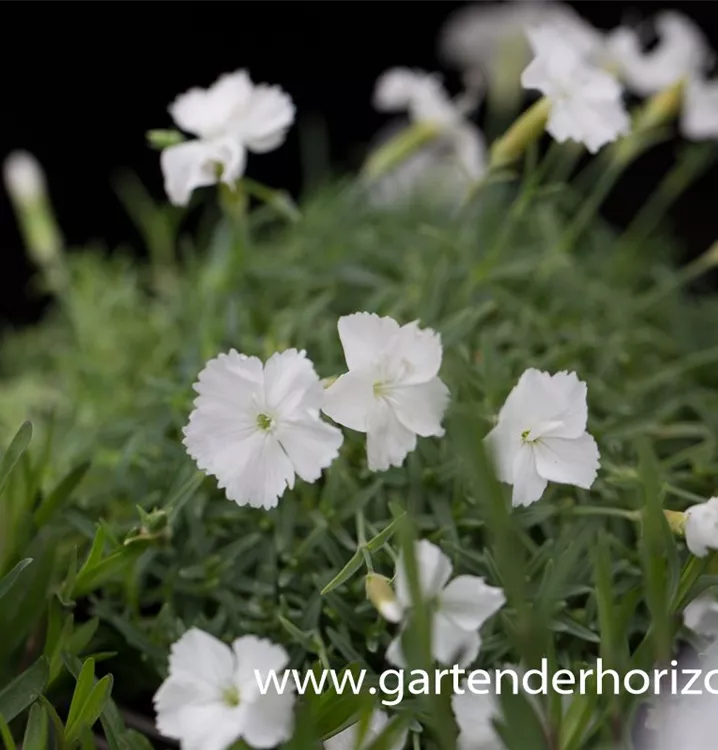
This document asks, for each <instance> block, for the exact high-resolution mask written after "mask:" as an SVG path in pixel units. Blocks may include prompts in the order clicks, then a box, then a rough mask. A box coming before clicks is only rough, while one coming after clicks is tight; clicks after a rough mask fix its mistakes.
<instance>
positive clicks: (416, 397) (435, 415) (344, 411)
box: [322, 312, 449, 471]
mask: <svg viewBox="0 0 718 750" xmlns="http://www.w3.org/2000/svg"><path fill="white" fill-rule="evenodd" d="M337 327H338V329H339V338H340V339H341V342H342V347H343V349H344V357H345V359H346V363H347V367H348V368H349V372H347V373H345V374H344V375H342V376H341V377H339V378H338V379H337V380H336V381H335V382H334V383H333V384H332V385H331V386H330V387H329V388H328V389H327V391H326V395H325V400H324V405H323V407H322V410H323V411H324V413H325V414H327V415H329V416H330V417H331V418H332V419H333V420H334V421H335V422H338V423H339V424H341V425H344V426H345V427H349V428H350V429H352V430H357V431H359V432H366V434H367V459H368V464H369V468H370V469H371V470H372V471H386V470H387V469H388V468H389V467H390V466H401V465H402V463H403V462H404V459H405V458H406V456H407V454H408V453H409V452H410V451H412V450H414V448H415V447H416V436H417V435H420V436H421V437H429V436H432V435H433V436H437V437H441V436H442V435H443V434H444V429H443V428H442V426H441V420H442V418H443V416H444V411H445V410H446V407H447V405H448V402H449V391H448V389H447V387H446V386H445V385H444V383H442V381H441V380H440V379H439V377H438V373H439V368H440V366H441V355H442V349H441V337H440V336H439V334H438V333H436V332H435V331H432V330H431V329H430V328H426V329H424V330H421V329H420V328H419V324H418V322H416V321H414V322H413V323H407V324H406V325H404V326H400V325H399V324H398V323H397V322H396V321H395V320H393V319H392V318H388V317H382V318H380V317H379V316H378V315H376V314H374V313H367V312H360V313H354V314H353V315H347V316H344V317H342V318H340V319H339V323H338V326H337Z"/></svg>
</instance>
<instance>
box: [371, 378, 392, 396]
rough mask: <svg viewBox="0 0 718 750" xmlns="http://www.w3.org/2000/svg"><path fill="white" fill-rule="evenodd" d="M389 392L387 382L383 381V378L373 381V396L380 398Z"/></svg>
mask: <svg viewBox="0 0 718 750" xmlns="http://www.w3.org/2000/svg"><path fill="white" fill-rule="evenodd" d="M388 393H389V384H388V383H385V382H384V381H383V380H377V381H376V382H375V383H374V396H375V397H376V398H381V397H382V396H386V395H387V394H388Z"/></svg>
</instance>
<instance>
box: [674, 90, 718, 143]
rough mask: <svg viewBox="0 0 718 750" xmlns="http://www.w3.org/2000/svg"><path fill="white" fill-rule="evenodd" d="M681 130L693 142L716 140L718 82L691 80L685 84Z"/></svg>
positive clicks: (717, 135)
mask: <svg viewBox="0 0 718 750" xmlns="http://www.w3.org/2000/svg"><path fill="white" fill-rule="evenodd" d="M681 130H682V131H683V134H684V135H685V136H686V138H690V139H691V140H694V141H700V140H706V139H713V138H718V81H704V80H701V79H699V78H693V79H691V80H690V81H689V82H688V83H687V84H686V88H685V95H684V97H683V111H682V116H681Z"/></svg>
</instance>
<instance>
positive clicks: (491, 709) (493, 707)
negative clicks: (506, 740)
mask: <svg viewBox="0 0 718 750" xmlns="http://www.w3.org/2000/svg"><path fill="white" fill-rule="evenodd" d="M463 690H464V692H463V693H456V694H455V695H453V696H452V697H451V707H452V709H453V710H454V717H455V718H456V723H457V725H458V727H459V737H458V740H457V743H456V747H457V750H502V748H503V743H502V742H501V740H500V739H499V737H498V735H497V734H496V729H494V724H493V720H494V719H495V718H497V717H498V716H499V713H500V708H499V706H498V703H497V701H496V698H495V696H493V695H492V694H491V693H487V694H486V695H478V694H476V693H473V692H471V691H470V690H469V689H468V688H467V687H466V685H464V686H463Z"/></svg>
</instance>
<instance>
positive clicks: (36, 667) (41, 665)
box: [0, 656, 49, 722]
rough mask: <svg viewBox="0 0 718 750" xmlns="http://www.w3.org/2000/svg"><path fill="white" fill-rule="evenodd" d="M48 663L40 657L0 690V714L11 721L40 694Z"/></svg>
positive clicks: (46, 676) (45, 678)
mask: <svg viewBox="0 0 718 750" xmlns="http://www.w3.org/2000/svg"><path fill="white" fill-rule="evenodd" d="M48 674H49V664H48V661H47V659H46V658H45V657H44V656H42V657H40V658H39V659H38V660H37V661H36V662H35V663H34V664H33V665H32V666H31V667H30V668H29V669H26V670H25V671H24V672H23V673H22V674H21V675H19V676H18V677H16V678H15V679H14V680H13V681H12V682H11V683H10V684H9V685H6V686H5V687H4V688H3V689H2V690H0V715H1V716H3V717H4V718H5V721H8V722H10V721H12V720H13V719H14V718H15V717H16V716H18V715H19V714H21V713H22V712H23V711H24V710H25V709H26V708H27V707H28V706H30V705H31V704H32V703H33V702H34V701H35V700H36V699H37V698H38V696H40V695H41V694H42V692H43V690H44V689H45V686H46V685H47V678H48Z"/></svg>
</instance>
